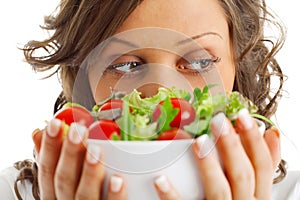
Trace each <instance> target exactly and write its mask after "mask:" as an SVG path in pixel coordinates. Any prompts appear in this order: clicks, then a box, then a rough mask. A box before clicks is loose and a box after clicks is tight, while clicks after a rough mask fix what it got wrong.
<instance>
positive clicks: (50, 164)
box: [36, 119, 63, 199]
mask: <svg viewBox="0 0 300 200" xmlns="http://www.w3.org/2000/svg"><path fill="white" fill-rule="evenodd" d="M41 135H42V142H41V147H40V154H39V159H38V161H39V162H38V169H39V173H38V180H39V185H40V195H41V199H55V190H54V174H55V169H56V165H57V162H58V159H59V155H60V150H61V146H62V140H63V139H62V123H61V121H60V120H58V119H53V120H51V121H50V122H49V123H48V125H47V127H46V129H45V130H44V133H43V134H41ZM36 141H38V139H37V140H36Z"/></svg>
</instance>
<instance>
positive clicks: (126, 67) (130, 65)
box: [107, 62, 142, 73]
mask: <svg viewBox="0 0 300 200" xmlns="http://www.w3.org/2000/svg"><path fill="white" fill-rule="evenodd" d="M141 64H142V63H140V62H127V63H120V64H116V65H110V66H109V67H108V68H107V69H108V70H119V71H121V72H124V73H130V72H134V71H135V70H137V69H138V67H139V66H140V65H141Z"/></svg>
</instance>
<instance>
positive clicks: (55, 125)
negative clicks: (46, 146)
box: [47, 119, 61, 137]
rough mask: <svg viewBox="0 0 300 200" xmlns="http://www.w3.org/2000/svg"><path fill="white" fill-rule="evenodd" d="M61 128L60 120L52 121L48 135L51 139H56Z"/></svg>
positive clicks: (49, 124) (48, 127) (48, 128)
mask: <svg viewBox="0 0 300 200" xmlns="http://www.w3.org/2000/svg"><path fill="white" fill-rule="evenodd" d="M60 127H61V121H60V120H59V119H52V120H51V121H50V122H49V123H48V126H47V133H48V135H49V136H50V137H56V136H57V135H58V133H59V130H60Z"/></svg>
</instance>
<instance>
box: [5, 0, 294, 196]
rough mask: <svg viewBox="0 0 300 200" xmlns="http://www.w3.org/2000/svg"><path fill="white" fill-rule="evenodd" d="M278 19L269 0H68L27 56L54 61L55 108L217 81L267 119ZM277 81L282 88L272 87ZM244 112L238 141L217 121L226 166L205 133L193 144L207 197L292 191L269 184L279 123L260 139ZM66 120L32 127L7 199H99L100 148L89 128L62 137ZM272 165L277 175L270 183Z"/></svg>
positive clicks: (272, 99) (121, 183)
mask: <svg viewBox="0 0 300 200" xmlns="http://www.w3.org/2000/svg"><path fill="white" fill-rule="evenodd" d="M273 20H274V19H273V17H272V15H270V14H269V13H268V11H267V10H266V5H265V1H264V0H255V1H253V0H252V1H250V0H210V1H205V0H189V1H179V0H165V1H160V0H144V1H138V0H132V1H122V0H105V1H99V0H91V1H75V0H62V1H61V4H60V7H59V12H58V13H57V14H55V15H53V16H50V17H48V18H46V21H45V26H44V28H45V29H48V30H54V32H53V35H52V36H51V37H50V38H49V39H48V40H45V41H31V42H29V43H28V44H27V46H25V47H24V54H25V57H26V59H27V62H28V63H30V64H32V66H33V67H34V68H35V70H37V71H46V70H48V69H51V68H53V67H56V68H57V73H59V74H60V77H61V81H62V85H63V91H62V93H61V95H60V96H59V97H58V99H57V102H56V104H55V112H56V111H57V110H59V109H60V108H61V106H62V105H63V104H64V103H65V102H68V101H73V102H77V103H80V104H82V105H84V106H85V107H87V108H91V107H92V106H93V105H94V104H95V102H99V101H101V100H103V99H104V98H106V97H107V96H108V95H109V94H110V91H111V87H112V88H114V89H120V90H125V91H127V90H132V89H133V88H136V89H137V90H139V91H140V92H141V93H142V95H143V96H144V97H147V96H151V95H153V94H155V93H156V91H157V88H158V87H159V86H161V85H163V86H174V85H175V86H178V87H182V88H184V89H188V90H189V89H193V88H195V87H203V86H204V85H205V84H207V83H217V84H218V86H219V87H218V88H217V91H239V92H240V93H242V94H243V95H244V96H246V97H248V98H249V99H250V100H252V101H253V102H254V103H255V104H256V105H257V106H258V108H259V113H260V114H262V115H264V116H266V117H271V116H272V115H273V114H274V113H275V111H276V107H277V102H278V101H277V100H278V98H279V97H280V95H281V88H282V84H283V74H282V71H281V68H280V66H279V65H278V63H277V62H276V60H275V58H274V56H275V54H276V53H277V51H278V50H279V49H280V48H281V45H282V43H283V41H284V35H283V36H282V38H279V39H278V40H277V41H270V40H268V39H266V38H265V36H264V32H263V28H264V25H265V23H267V22H268V23H270V24H273V25H277V26H278V27H277V28H279V31H282V29H281V27H280V26H279V25H278V24H277V23H276V22H275V21H273ZM269 44H271V48H267V46H268V45H269ZM40 50H45V51H42V52H39V51H40ZM37 53H42V55H41V54H39V55H37ZM274 78H277V79H278V82H279V84H278V85H279V86H278V88H277V89H276V91H275V93H274V90H273V91H272V93H271V89H270V87H271V86H270V85H271V80H274ZM238 116H239V117H238V120H237V127H238V132H239V137H240V138H241V140H239V139H238V136H237V134H236V132H235V130H234V129H233V127H232V126H231V124H230V123H228V120H227V119H226V118H225V116H224V114H222V113H220V114H218V115H216V116H215V117H214V118H213V120H212V122H211V129H212V132H213V134H214V138H215V140H216V145H217V148H218V149H219V155H220V159H221V162H222V163H223V169H222V167H221V165H220V162H219V161H218V159H217V158H216V156H215V155H214V154H209V155H208V156H206V157H202V156H201V155H200V156H199V152H200V151H201V150H203V148H204V146H205V145H203V144H204V142H205V141H206V140H209V139H208V138H205V137H202V136H201V137H199V138H198V139H197V140H196V142H195V143H194V144H193V147H194V148H193V149H194V153H195V160H196V163H197V166H198V168H199V175H200V178H201V179H202V181H203V185H204V190H205V193H206V198H207V199H250V198H252V199H254V198H256V199H270V198H271V196H272V198H274V199H281V198H282V197H284V198H285V197H287V196H286V195H287V193H286V192H287V191H282V192H280V195H283V196H277V194H278V193H277V191H280V189H281V188H280V187H278V188H276V191H274V188H273V191H272V183H273V181H274V182H279V181H280V180H281V179H283V178H284V176H285V175H286V170H285V167H284V162H283V161H281V157H280V150H279V132H278V130H277V129H276V128H274V127H268V129H267V130H266V132H265V134H264V137H262V136H261V135H260V134H259V132H258V129H257V127H256V125H255V123H254V121H253V119H252V118H251V117H250V116H249V114H248V113H247V112H241V113H239V115H238ZM61 126H62V123H61V121H60V120H57V119H53V120H51V121H50V122H49V124H48V125H47V127H45V130H43V131H41V130H36V131H34V133H33V140H34V143H35V153H36V154H35V155H36V161H34V162H31V161H23V162H18V163H16V165H15V168H16V169H13V170H10V171H8V172H6V173H4V175H3V176H4V177H5V180H8V178H7V177H10V178H11V177H15V176H16V177H17V179H16V180H15V181H13V183H14V189H13V190H11V188H12V187H11V186H12V184H11V182H12V181H8V182H5V183H3V182H2V183H1V184H2V185H3V187H1V188H2V189H1V191H3V192H1V196H3V197H4V196H6V197H10V198H11V199H13V198H18V199H21V198H25V197H27V198H26V199H100V196H101V194H100V191H101V186H102V180H103V177H104V173H105V172H104V167H103V165H101V162H100V160H101V149H99V147H95V146H88V148H87V150H86V149H85V148H84V147H83V144H84V143H85V142H86V139H85V138H86V135H87V134H88V131H87V128H86V127H85V126H83V125H80V124H74V125H72V126H71V127H70V130H69V133H68V137H67V138H66V139H63V133H62V131H61ZM78 136H80V137H78ZM87 152H89V153H87ZM91 154H92V155H91ZM94 158H97V159H94ZM66 166H70V167H66ZM99 171H100V172H102V173H99ZM275 171H277V172H278V174H279V175H278V174H277V175H278V176H276V177H277V178H275V179H274V180H273V178H274V173H275ZM211 172H213V173H211ZM16 174H17V175H16ZM12 180H14V178H12ZM297 180H299V179H295V181H294V182H293V183H292V184H294V183H296V182H297ZM22 184H25V186H24V185H23V186H22ZM154 184H155V187H156V189H157V194H158V196H159V197H160V199H180V195H179V194H178V193H177V192H176V188H173V187H172V183H171V182H170V181H168V179H167V178H166V177H164V176H162V177H158V178H157V179H156V180H155V181H154ZM31 186H32V189H31ZM272 192H273V194H272ZM298 193H300V192H299V191H298ZM107 194H108V196H107V198H108V199H126V180H123V179H122V177H120V176H117V175H116V176H112V177H111V181H110V186H109V188H108V192H107ZM274 194H276V195H274ZM284 195H285V196H284ZM293 195H295V196H293V197H295V198H299V197H300V195H299V194H297V193H293ZM296 195H298V196H296Z"/></svg>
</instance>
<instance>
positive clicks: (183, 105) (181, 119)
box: [152, 98, 195, 128]
mask: <svg viewBox="0 0 300 200" xmlns="http://www.w3.org/2000/svg"><path fill="white" fill-rule="evenodd" d="M170 100H171V103H172V105H173V108H178V109H179V112H178V114H177V115H176V117H175V118H174V119H173V121H172V122H171V123H170V126H172V127H177V128H181V127H183V126H185V125H188V124H190V123H191V122H192V121H194V119H195V109H194V108H193V106H192V105H191V104H190V103H189V102H188V101H186V100H185V99H180V98H170ZM163 103H164V101H162V102H160V103H159V105H157V106H156V107H155V109H154V112H153V115H152V120H153V121H156V120H157V119H158V117H159V116H160V113H161V111H160V107H161V105H163Z"/></svg>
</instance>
